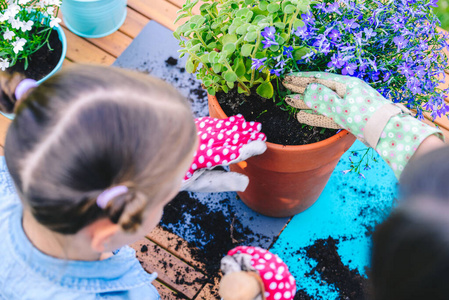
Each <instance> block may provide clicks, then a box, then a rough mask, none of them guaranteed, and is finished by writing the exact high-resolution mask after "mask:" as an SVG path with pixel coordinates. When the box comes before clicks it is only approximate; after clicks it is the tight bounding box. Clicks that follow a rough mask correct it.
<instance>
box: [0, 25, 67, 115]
mask: <svg viewBox="0 0 449 300" xmlns="http://www.w3.org/2000/svg"><path fill="white" fill-rule="evenodd" d="M54 30H56V31H57V32H58V36H59V40H60V41H61V43H62V53H61V58H60V59H59V61H58V64H57V65H56V67H55V68H54V69H53V71H51V72H50V73H48V74H47V75H46V76H45V77H44V78H42V79H40V80H38V81H37V83H38V84H41V83H42V82H44V81H45V80H47V79H48V78H49V77H51V76H53V74H55V73H56V72H57V71H58V70H59V69H61V67H62V63H63V62H64V59H65V56H66V54H67V38H66V36H65V33H64V30H63V29H62V27H61V26H57V27H54ZM0 114H2V115H4V116H5V117H7V118H8V119H10V120H13V119H14V117H15V116H16V115H15V114H7V113H3V112H0Z"/></svg>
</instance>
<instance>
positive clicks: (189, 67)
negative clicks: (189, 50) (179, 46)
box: [186, 57, 195, 73]
mask: <svg viewBox="0 0 449 300" xmlns="http://www.w3.org/2000/svg"><path fill="white" fill-rule="evenodd" d="M194 69H195V67H194V65H193V62H192V57H189V59H188V60H187V62H186V71H187V73H193V71H194Z"/></svg>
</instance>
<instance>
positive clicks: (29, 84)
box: [14, 78, 38, 100]
mask: <svg viewBox="0 0 449 300" xmlns="http://www.w3.org/2000/svg"><path fill="white" fill-rule="evenodd" d="M37 86H38V84H37V81H36V80H34V79H30V78H26V79H24V80H22V81H21V82H20V83H19V84H18V85H17V87H16V90H15V92H14V94H15V95H16V99H17V100H19V99H20V98H22V96H23V95H24V94H25V93H26V92H27V91H28V90H29V89H32V88H35V87H37Z"/></svg>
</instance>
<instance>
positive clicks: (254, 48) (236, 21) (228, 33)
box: [174, 0, 310, 98]
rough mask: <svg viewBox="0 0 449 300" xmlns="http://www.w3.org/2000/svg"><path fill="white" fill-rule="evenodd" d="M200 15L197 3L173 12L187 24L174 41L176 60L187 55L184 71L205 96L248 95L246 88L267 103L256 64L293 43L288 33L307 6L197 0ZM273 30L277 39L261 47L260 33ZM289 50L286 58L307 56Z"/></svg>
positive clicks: (263, 76) (268, 83) (298, 0)
mask: <svg viewBox="0 0 449 300" xmlns="http://www.w3.org/2000/svg"><path fill="white" fill-rule="evenodd" d="M202 1H203V2H205V3H204V4H202V5H201V6H200V12H201V14H200V15H194V14H193V12H192V10H193V8H194V6H195V5H196V4H197V3H198V2H199V0H193V1H192V0H187V1H186V4H184V5H183V7H182V9H181V10H180V11H179V12H178V14H179V16H178V18H177V19H176V21H175V22H177V21H178V20H180V19H183V18H188V20H187V21H186V23H184V24H183V25H181V26H179V27H178V28H177V30H176V31H175V32H174V36H175V37H176V38H177V39H178V40H179V41H180V46H181V47H182V49H181V50H180V52H181V57H182V56H183V55H188V59H187V63H186V71H187V72H190V73H196V74H197V77H198V79H200V80H201V81H202V83H203V85H204V87H205V88H206V89H207V92H208V93H209V94H211V95H215V93H216V92H219V91H224V92H228V91H229V90H230V89H233V88H235V87H237V88H238V91H239V93H244V94H246V95H249V94H250V93H251V89H252V88H256V92H257V94H259V95H260V96H262V97H264V98H272V97H273V94H274V88H273V85H272V80H273V79H274V78H276V75H275V74H272V72H270V70H268V69H265V70H258V69H257V68H256V66H255V63H257V61H258V60H260V59H262V60H263V59H264V58H265V57H266V56H267V54H266V52H267V51H268V50H270V51H271V52H273V51H274V52H276V51H280V52H282V50H283V47H284V45H290V44H292V42H291V40H292V39H295V38H296V39H297V37H296V36H294V35H293V34H292V28H297V27H300V26H304V22H303V21H302V20H301V19H300V17H299V16H300V14H301V13H304V12H307V11H308V9H309V5H310V0H285V1H279V0H202ZM271 26H274V27H275V28H276V30H277V34H278V35H279V37H278V38H277V40H276V43H275V44H273V45H268V46H267V45H266V44H264V43H263V42H264V38H263V36H262V33H263V31H264V29H265V28H267V27H271ZM308 51H309V50H308V48H307V47H304V46H294V47H293V49H292V55H293V56H294V57H296V58H297V59H300V58H301V57H302V56H304V55H305V54H306V53H307V52H308Z"/></svg>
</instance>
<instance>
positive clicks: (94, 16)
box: [61, 0, 126, 38]
mask: <svg viewBox="0 0 449 300" xmlns="http://www.w3.org/2000/svg"><path fill="white" fill-rule="evenodd" d="M61 10H62V15H63V19H64V23H65V25H66V26H67V28H68V29H70V31H72V32H73V33H75V34H76V35H79V36H82V37H86V38H100V37H104V36H107V35H109V34H111V33H113V32H115V31H116V30H117V29H119V28H120V26H122V24H123V22H125V19H126V0H64V1H62V5H61Z"/></svg>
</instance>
